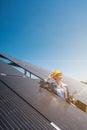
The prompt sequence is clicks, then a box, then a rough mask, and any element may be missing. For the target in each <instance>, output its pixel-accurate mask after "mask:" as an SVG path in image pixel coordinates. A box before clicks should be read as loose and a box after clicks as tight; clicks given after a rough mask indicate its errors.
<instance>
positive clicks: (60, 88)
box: [45, 70, 73, 100]
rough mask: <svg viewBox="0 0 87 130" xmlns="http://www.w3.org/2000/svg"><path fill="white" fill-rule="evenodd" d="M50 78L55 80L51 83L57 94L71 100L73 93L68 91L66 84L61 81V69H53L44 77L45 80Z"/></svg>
mask: <svg viewBox="0 0 87 130" xmlns="http://www.w3.org/2000/svg"><path fill="white" fill-rule="evenodd" d="M50 79H54V81H55V82H53V83H52V84H53V86H54V87H55V90H56V93H57V95H58V96H60V97H61V98H63V99H69V100H73V94H71V93H69V90H68V87H67V85H66V84H64V83H63V82H62V81H61V80H62V72H61V71H59V70H55V71H54V72H53V73H51V74H50V75H49V76H48V78H46V79H45V81H48V80H50Z"/></svg>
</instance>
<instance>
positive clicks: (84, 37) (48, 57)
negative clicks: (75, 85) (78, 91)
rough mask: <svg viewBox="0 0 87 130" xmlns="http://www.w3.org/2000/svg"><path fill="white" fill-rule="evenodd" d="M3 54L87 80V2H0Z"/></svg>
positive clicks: (17, 0) (58, 0)
mask: <svg viewBox="0 0 87 130" xmlns="http://www.w3.org/2000/svg"><path fill="white" fill-rule="evenodd" d="M0 52H1V53H5V54H8V55H11V56H13V57H16V58H19V59H22V60H25V61H29V62H31V63H33V64H36V65H39V66H41V67H43V68H46V69H49V70H55V69H59V70H61V71H63V72H64V74H65V75H67V76H70V77H73V78H75V79H78V80H83V81H87V0H0Z"/></svg>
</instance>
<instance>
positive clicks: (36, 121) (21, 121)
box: [0, 82, 56, 130]
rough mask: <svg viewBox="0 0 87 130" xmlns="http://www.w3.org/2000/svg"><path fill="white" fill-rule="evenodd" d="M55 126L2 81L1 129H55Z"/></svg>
mask: <svg viewBox="0 0 87 130" xmlns="http://www.w3.org/2000/svg"><path fill="white" fill-rule="evenodd" d="M53 128H54V127H52V126H51V124H50V121H49V120H47V119H46V118H44V117H43V116H42V115H41V114H40V113H39V112H38V111H36V110H35V109H34V108H33V107H32V106H31V105H30V104H27V103H26V102H24V101H23V100H22V99H21V98H20V97H19V96H18V95H16V94H15V93H14V92H12V91H11V90H10V89H9V88H8V87H7V86H5V85H4V84H3V83H2V82H0V130H13V129H14V130H36V129H37V130H53ZM55 130H56V129H55Z"/></svg>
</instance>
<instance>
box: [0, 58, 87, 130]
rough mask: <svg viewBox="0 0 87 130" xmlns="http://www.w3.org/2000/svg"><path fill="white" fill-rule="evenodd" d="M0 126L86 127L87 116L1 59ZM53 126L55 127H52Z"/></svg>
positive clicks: (65, 129) (76, 129)
mask: <svg viewBox="0 0 87 130" xmlns="http://www.w3.org/2000/svg"><path fill="white" fill-rule="evenodd" d="M0 117H1V118H0V129H9V130H10V129H20V130H21V129H23V130H24V129H26V130H29V129H30V130H36V129H38V130H39V129H40V130H41V129H42V130H46V129H47V130H49V129H50V130H51V129H53V130H56V129H58V130H60V129H61V130H73V129H74V130H82V129H83V130H86V129H87V115H86V114H85V113H84V112H83V111H81V110H79V109H78V108H76V107H75V106H72V105H70V104H68V103H67V102H65V101H64V100H62V99H61V98H59V97H58V96H56V95H55V94H53V93H51V92H49V91H47V90H46V89H44V88H41V87H40V79H31V78H29V77H26V76H24V74H22V73H21V72H19V71H18V70H16V69H14V68H13V67H11V66H10V65H7V64H6V63H4V62H3V61H0ZM52 125H54V127H55V128H54V127H53V126H52Z"/></svg>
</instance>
